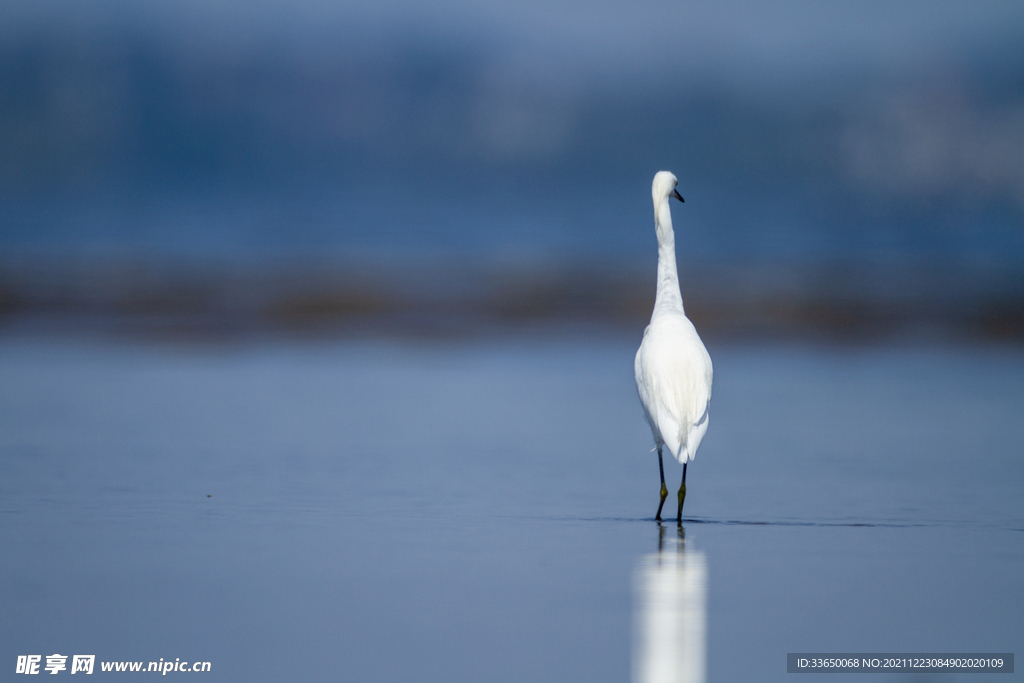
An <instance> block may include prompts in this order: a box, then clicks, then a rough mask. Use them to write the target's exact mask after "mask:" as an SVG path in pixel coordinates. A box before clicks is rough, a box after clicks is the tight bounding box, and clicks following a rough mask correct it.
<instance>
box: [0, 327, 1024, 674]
mask: <svg viewBox="0 0 1024 683" xmlns="http://www.w3.org/2000/svg"><path fill="white" fill-rule="evenodd" d="M637 341H638V339H633V338H631V337H615V336H587V335H573V334H566V335H565V336H562V337H558V336H556V335H551V336H549V337H547V338H545V339H542V340H541V339H527V338H519V339H511V340H504V341H496V340H490V341H476V342H465V343H438V344H436V345H419V344H411V343H409V344H403V343H397V342H394V343H393V342H365V341H364V342H334V343H327V342H324V343H305V344H289V343H262V344H256V343H254V344H249V345H240V346H197V347H185V346H179V347H158V346H144V345H132V344H120V343H110V344H100V343H85V342H61V343H58V342H54V341H40V340H24V339H12V338H8V339H6V340H4V341H0V520H2V526H0V543H2V547H3V548H4V551H3V552H2V553H0V599H2V604H3V609H2V610H0V643H3V651H2V652H0V662H2V663H0V680H7V679H8V678H11V679H13V678H14V674H13V671H14V667H15V659H16V657H17V656H18V655H21V654H31V653H38V654H43V655H44V656H45V655H47V654H52V653H62V654H75V653H88V654H95V655H96V659H97V662H101V661H120V660H128V661H131V660H141V661H147V662H148V661H153V660H158V659H159V658H161V657H162V658H164V659H170V660H173V659H175V658H181V659H183V660H193V661H194V660H202V661H209V662H211V664H212V672H211V673H210V674H205V675H204V680H226V681H227V680H230V681H254V680H268V681H269V680H353V681H392V680H403V679H404V680H416V681H452V680H472V681H527V680H528V681H565V680H590V681H626V680H629V679H630V676H631V671H632V670H633V663H632V657H633V650H634V645H633V642H634V635H635V634H634V602H635V592H634V586H635V580H636V576H637V574H638V572H639V573H642V571H643V570H642V567H643V566H644V562H646V561H647V560H645V559H644V558H649V556H650V555H651V554H652V553H655V552H656V551H657V549H658V545H659V528H658V526H657V525H656V524H655V523H654V522H653V520H652V519H651V516H652V515H653V513H654V509H655V507H656V505H657V491H658V475H657V460H656V457H655V456H654V454H653V453H651V452H650V445H651V444H650V435H649V433H648V431H647V427H646V425H645V424H644V421H643V418H642V415H641V411H640V407H639V403H638V401H637V398H636V393H635V388H634V386H633V380H632V356H633V352H634V350H635V345H636V343H637ZM710 350H711V354H712V358H713V360H714V362H715V371H716V372H715V395H714V400H713V403H712V413H711V425H710V429H709V431H708V435H707V437H706V439H705V441H704V443H703V445H702V447H701V450H700V453H699V454H698V458H697V460H696V462H695V463H694V464H693V465H692V466H691V467H690V470H689V472H688V477H687V492H688V496H687V500H686V510H685V515H684V516H685V517H686V521H685V525H684V527H685V534H686V548H687V550H688V552H692V553H693V555H692V556H699V557H700V558H701V563H702V566H703V567H704V569H703V571H704V572H705V574H706V586H707V593H706V615H705V618H706V647H707V652H706V662H707V679H708V680H710V681H754V680H757V681H772V680H783V679H786V678H787V674H786V653H787V652H872V651H877V652H1017V653H1020V652H1022V651H1024V647H1022V645H1024V619H1022V617H1021V606H1022V605H1024V584H1022V582H1021V580H1020V577H1021V576H1024V495H1022V494H1024V461H1022V458H1021V454H1022V453H1024V420H1021V419H1020V415H1021V412H1022V407H1024V353H1022V352H1021V350H1020V349H1015V348H1007V349H1000V348H995V347H977V348H975V347H958V348H872V349H842V348H818V347H810V346H795V345H794V346H767V347H765V346H726V347H718V346H714V345H712V348H711V349H710ZM666 470H667V472H666V475H667V476H668V477H670V478H671V479H672V484H670V488H671V487H672V486H673V485H675V482H676V480H677V479H678V477H679V472H680V468H679V467H678V466H677V465H676V464H675V463H674V462H671V463H666ZM670 498H671V497H670ZM667 528H668V529H669V532H670V534H675V529H674V525H669V526H668V527H667ZM663 531H664V530H663ZM698 553H699V555H698ZM44 663H45V657H44ZM96 667H97V674H99V675H103V676H108V677H113V676H116V674H113V673H107V674H102V673H100V672H99V670H98V669H99V664H98V663H97V665H96ZM69 670H70V667H69ZM44 673H45V672H44ZM62 673H68V672H62ZM843 677H844V676H843V675H839V674H833V675H831V676H828V677H827V679H828V680H830V681H831V680H835V679H837V678H839V679H842V678H843ZM1017 677H1019V674H1012V675H1000V676H999V677H998V678H999V680H1000V681H1003V680H1005V681H1009V680H1016V678H1017ZM881 678H882V679H883V680H915V681H920V680H929V679H928V678H927V677H922V676H920V675H918V676H916V677H914V676H910V675H904V676H899V675H893V676H884V675H883V676H881ZM940 679H941V680H950V679H952V680H977V677H976V676H975V677H972V676H955V675H948V674H947V675H943V676H941V677H935V678H933V679H932V680H940ZM800 680H813V675H812V676H811V677H809V678H807V679H805V678H804V677H801V679H800ZM855 680H860V679H859V678H855Z"/></svg>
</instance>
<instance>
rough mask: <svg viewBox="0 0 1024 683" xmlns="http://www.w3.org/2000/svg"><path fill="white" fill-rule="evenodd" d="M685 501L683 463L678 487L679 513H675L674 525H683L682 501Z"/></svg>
mask: <svg viewBox="0 0 1024 683" xmlns="http://www.w3.org/2000/svg"><path fill="white" fill-rule="evenodd" d="M684 500H686V463H685V462H684V463H683V483H682V484H680V485H679V512H677V513H676V523H677V524H682V523H683V501H684Z"/></svg>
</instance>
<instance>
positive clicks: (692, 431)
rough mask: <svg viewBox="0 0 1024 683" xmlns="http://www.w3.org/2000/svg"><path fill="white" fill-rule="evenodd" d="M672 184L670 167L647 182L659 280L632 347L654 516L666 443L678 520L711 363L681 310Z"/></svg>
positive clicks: (704, 423)
mask: <svg viewBox="0 0 1024 683" xmlns="http://www.w3.org/2000/svg"><path fill="white" fill-rule="evenodd" d="M677 184H678V180H677V179H676V177H675V176H674V175H672V174H671V173H670V172H668V171H659V172H658V173H657V174H655V176H654V182H653V183H652V185H651V196H652V198H653V199H654V228H655V232H656V233H657V237H658V284H657V293H656V295H655V299H654V312H653V313H651V322H650V324H649V325H648V326H647V328H646V329H645V330H644V337H643V341H642V342H640V348H639V349H638V350H637V352H636V360H635V362H634V372H635V373H636V389H637V393H638V394H639V396H640V404H641V405H642V406H643V409H644V416H645V417H646V418H647V423H648V424H649V425H650V426H651V434H652V435H653V436H654V446H655V449H657V451H658V471H659V473H660V474H661V502H660V503H658V512H657V514H656V515H655V517H654V518H655V519H656V520H657V521H659V522H660V521H661V509H662V507H664V505H665V498H666V497H667V496H668V489H667V488H665V465H664V462H663V461H662V454H661V453H662V449H663V448H668V452H669V453H671V454H672V456H673V457H674V458H675V459H676V460H678V461H679V462H680V463H681V464H682V466H683V481H682V484H680V486H679V495H678V499H679V508H678V511H677V513H676V522H677V523H678V524H682V520H683V500H684V499H685V498H686V465H687V463H688V462H689V461H691V460H693V459H694V457H695V456H696V455H697V448H698V447H699V446H700V442H701V440H702V439H703V438H704V434H705V432H707V429H708V410H709V408H710V406H711V381H712V377H713V369H712V366H711V356H709V355H708V351H707V349H706V348H704V342H702V341H701V339H700V335H699V334H697V330H696V328H695V327H694V326H693V323H691V322H690V319H689V318H687V317H686V313H685V312H684V311H683V296H682V293H681V292H680V290H679V273H678V271H677V269H676V241H675V233H674V232H673V231H672V212H671V210H670V209H669V198H672V197H674V198H676V199H678V200H679V201H680V202H683V197H682V196H681V195H680V194H679V190H677V189H676V185H677Z"/></svg>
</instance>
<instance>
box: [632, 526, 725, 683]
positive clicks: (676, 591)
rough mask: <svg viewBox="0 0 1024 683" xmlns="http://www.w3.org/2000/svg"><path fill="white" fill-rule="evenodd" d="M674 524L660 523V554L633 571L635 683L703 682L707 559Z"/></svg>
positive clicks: (647, 559) (650, 556)
mask: <svg viewBox="0 0 1024 683" xmlns="http://www.w3.org/2000/svg"><path fill="white" fill-rule="evenodd" d="M672 528H673V529H674V530H675V531H674V533H667V530H666V528H665V527H663V526H662V525H661V524H659V525H658V552H657V553H654V554H651V555H644V556H643V557H641V558H640V561H639V562H638V564H637V568H636V572H635V574H634V620H633V622H634V623H633V633H634V643H633V681H634V683H704V678H705V652H706V646H705V638H706V636H705V633H706V630H707V627H706V624H707V617H706V595H707V563H706V561H705V558H704V553H702V552H700V551H697V550H694V549H693V548H687V545H686V530H685V528H684V527H682V526H673V527H672Z"/></svg>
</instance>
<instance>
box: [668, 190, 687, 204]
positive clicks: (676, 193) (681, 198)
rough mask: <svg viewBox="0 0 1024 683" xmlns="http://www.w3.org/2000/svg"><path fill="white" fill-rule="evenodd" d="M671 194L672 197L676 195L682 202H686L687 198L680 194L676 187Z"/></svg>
mask: <svg viewBox="0 0 1024 683" xmlns="http://www.w3.org/2000/svg"><path fill="white" fill-rule="evenodd" d="M669 196H671V197H675V198H676V199H678V200H679V201H681V202H683V203H686V200H685V199H683V196H682V195H681V194H679V190H677V189H675V188H674V187H673V188H672V194H671V195H669Z"/></svg>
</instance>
